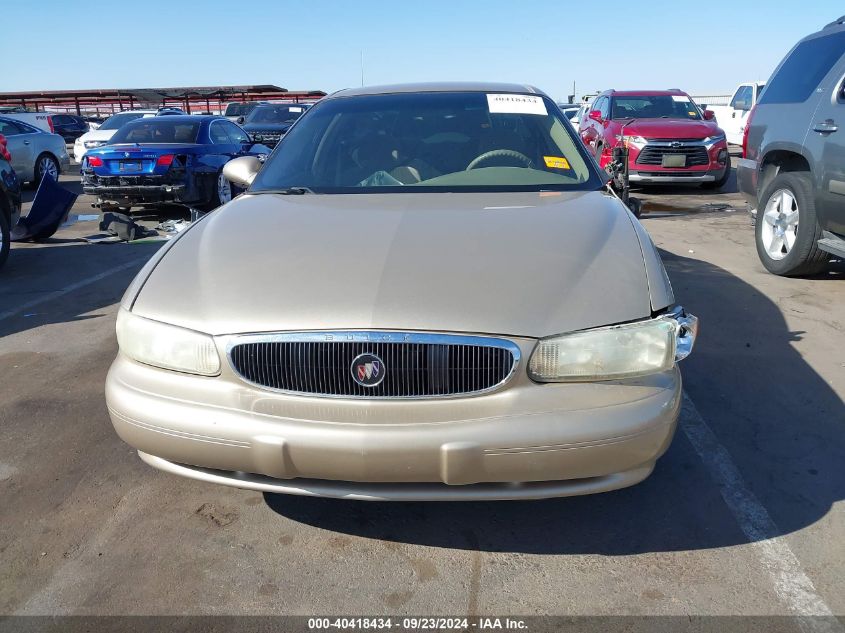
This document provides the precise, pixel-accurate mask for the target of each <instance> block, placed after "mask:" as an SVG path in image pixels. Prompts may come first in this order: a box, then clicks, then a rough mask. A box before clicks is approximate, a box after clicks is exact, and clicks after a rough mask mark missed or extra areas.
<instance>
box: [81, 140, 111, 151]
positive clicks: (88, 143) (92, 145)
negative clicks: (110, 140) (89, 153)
mask: <svg viewBox="0 0 845 633" xmlns="http://www.w3.org/2000/svg"><path fill="white" fill-rule="evenodd" d="M105 144H106V141H85V143H84V145H85V147H86V148H87V149H94V148H95V147H102V146H103V145H105Z"/></svg>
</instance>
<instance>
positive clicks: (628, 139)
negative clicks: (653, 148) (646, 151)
mask: <svg viewBox="0 0 845 633" xmlns="http://www.w3.org/2000/svg"><path fill="white" fill-rule="evenodd" d="M616 140H617V141H620V142H623V143H627V144H628V145H633V146H634V147H642V146H643V145H645V144H646V143H647V142H648V141H646V140H645V139H644V138H643V137H642V136H626V135H624V134H617V135H616Z"/></svg>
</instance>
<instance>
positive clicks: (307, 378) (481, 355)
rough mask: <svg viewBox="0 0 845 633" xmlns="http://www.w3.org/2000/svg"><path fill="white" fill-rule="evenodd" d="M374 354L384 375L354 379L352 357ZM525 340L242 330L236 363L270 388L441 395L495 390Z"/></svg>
mask: <svg viewBox="0 0 845 633" xmlns="http://www.w3.org/2000/svg"><path fill="white" fill-rule="evenodd" d="M362 354H374V355H376V356H377V357H378V358H379V359H381V361H382V363H383V371H384V377H383V379H382V381H381V382H380V383H379V384H378V385H376V386H372V387H367V386H363V385H361V384H359V383H358V382H356V380H355V379H354V378H353V367H352V365H353V361H355V359H356V358H358V357H359V356H360V355H362ZM519 357H520V353H519V347H518V346H517V345H515V344H514V343H512V342H511V341H507V340H504V339H495V338H487V337H480V336H475V337H471V336H461V335H447V334H442V335H441V334H420V333H402V332H389V333H386V332H319V333H313V332H307V333H284V334H269V335H247V336H241V337H236V338H235V339H233V340H232V341H231V342H230V344H229V360H230V363H231V366H232V368H233V369H234V370H235V372H237V373H238V374H239V375H240V376H241V377H242V378H243V379H244V380H246V381H248V382H250V383H253V384H256V385H259V386H261V387H266V388H269V389H274V390H279V391H284V392H290V393H299V394H311V395H318V396H329V397H353V398H437V397H449V396H457V395H466V394H475V393H480V392H484V391H489V390H491V389H493V388H495V387H497V386H498V385H500V384H502V383H504V382H505V381H506V380H507V379H508V378H509V377H510V376H511V374H512V373H513V371H514V369H515V367H516V365H517V363H518V361H519Z"/></svg>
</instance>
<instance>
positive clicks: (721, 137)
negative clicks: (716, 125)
mask: <svg viewBox="0 0 845 633" xmlns="http://www.w3.org/2000/svg"><path fill="white" fill-rule="evenodd" d="M724 140H725V135H724V134H717V135H716V136H708V137H707V138H706V139H704V140H703V141H702V143H704V144H705V145H715V144H716V143H718V142H720V141H724Z"/></svg>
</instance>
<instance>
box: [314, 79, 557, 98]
mask: <svg viewBox="0 0 845 633" xmlns="http://www.w3.org/2000/svg"><path fill="white" fill-rule="evenodd" d="M420 92H490V93H517V94H526V93H528V94H536V95H545V93H544V92H543V91H542V90H538V89H537V88H535V87H534V86H528V85H524V84H508V83H493V82H463V81H444V82H429V83H409V84H390V85H385V86H364V87H361V88H347V89H346V90H339V91H337V92H335V93H332V94H330V95H329V96H327V97H324V99H338V98H341V97H358V96H362V95H387V94H409V93H420Z"/></svg>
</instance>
